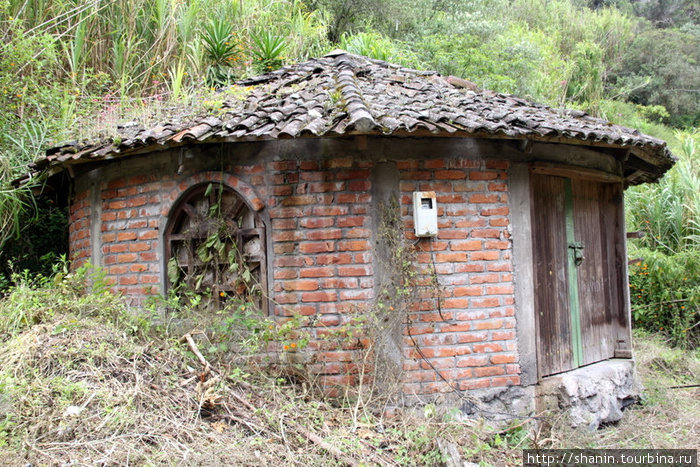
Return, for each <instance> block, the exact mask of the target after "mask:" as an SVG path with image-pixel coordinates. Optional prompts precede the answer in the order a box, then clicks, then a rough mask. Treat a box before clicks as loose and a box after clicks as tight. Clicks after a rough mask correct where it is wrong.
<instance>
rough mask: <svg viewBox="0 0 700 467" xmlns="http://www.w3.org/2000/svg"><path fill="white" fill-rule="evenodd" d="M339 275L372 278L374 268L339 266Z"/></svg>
mask: <svg viewBox="0 0 700 467" xmlns="http://www.w3.org/2000/svg"><path fill="white" fill-rule="evenodd" d="M338 275H339V276H341V277H348V276H370V275H372V268H371V267H370V266H338Z"/></svg>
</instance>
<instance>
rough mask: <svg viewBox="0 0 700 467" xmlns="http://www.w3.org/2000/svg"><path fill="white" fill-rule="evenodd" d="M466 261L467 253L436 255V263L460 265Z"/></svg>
mask: <svg viewBox="0 0 700 467" xmlns="http://www.w3.org/2000/svg"><path fill="white" fill-rule="evenodd" d="M466 260H467V254H466V253H437V254H436V255H435V261H436V262H437V263H459V262H464V261H466Z"/></svg>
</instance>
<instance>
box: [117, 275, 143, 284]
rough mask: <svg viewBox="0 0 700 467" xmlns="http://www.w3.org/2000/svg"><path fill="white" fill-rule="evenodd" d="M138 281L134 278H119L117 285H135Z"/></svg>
mask: <svg viewBox="0 0 700 467" xmlns="http://www.w3.org/2000/svg"><path fill="white" fill-rule="evenodd" d="M138 283H139V280H138V278H137V277H136V276H121V277H120V278H119V285H136V284H138Z"/></svg>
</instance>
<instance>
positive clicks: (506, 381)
mask: <svg viewBox="0 0 700 467" xmlns="http://www.w3.org/2000/svg"><path fill="white" fill-rule="evenodd" d="M491 386H493V387H503V386H520V376H507V377H499V378H493V379H492V380H491Z"/></svg>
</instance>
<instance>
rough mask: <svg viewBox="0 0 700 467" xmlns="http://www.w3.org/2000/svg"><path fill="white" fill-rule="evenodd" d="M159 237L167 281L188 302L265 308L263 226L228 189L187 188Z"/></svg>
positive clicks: (217, 186) (212, 186)
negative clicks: (161, 238) (244, 304)
mask: <svg viewBox="0 0 700 467" xmlns="http://www.w3.org/2000/svg"><path fill="white" fill-rule="evenodd" d="M164 240H165V249H166V261H167V272H168V274H167V276H168V286H169V288H170V290H172V291H174V292H175V293H176V294H178V295H179V296H180V297H182V298H183V299H185V300H188V302H189V303H190V304H197V305H198V306H200V307H202V308H222V307H223V306H225V305H226V304H227V303H230V302H231V301H233V300H235V301H246V302H251V303H253V304H255V305H256V306H257V307H258V309H260V310H262V311H263V312H267V298H266V293H267V271H266V252H265V225H264V224H263V222H262V219H261V218H260V215H259V214H258V213H256V212H255V211H253V210H252V209H250V207H249V206H248V205H247V204H246V203H245V201H244V200H243V199H242V198H241V197H240V196H239V195H238V194H237V193H236V192H235V191H233V190H232V189H231V188H228V187H227V186H225V185H223V184H216V183H209V184H202V185H198V186H196V187H194V188H192V189H191V190H190V191H189V192H187V193H186V194H185V195H184V196H183V197H182V198H181V199H180V201H179V202H178V203H177V205H176V206H175V207H174V208H173V210H172V212H171V215H170V218H169V219H168V226H167V228H166V232H165V239H164Z"/></svg>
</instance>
